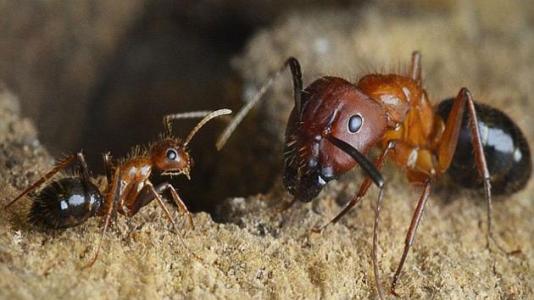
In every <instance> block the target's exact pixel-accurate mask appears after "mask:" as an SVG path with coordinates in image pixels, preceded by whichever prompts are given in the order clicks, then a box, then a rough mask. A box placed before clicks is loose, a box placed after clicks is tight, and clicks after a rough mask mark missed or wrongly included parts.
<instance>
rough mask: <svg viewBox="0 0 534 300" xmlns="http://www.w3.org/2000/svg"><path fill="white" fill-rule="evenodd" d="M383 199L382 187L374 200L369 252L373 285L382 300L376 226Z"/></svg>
mask: <svg viewBox="0 0 534 300" xmlns="http://www.w3.org/2000/svg"><path fill="white" fill-rule="evenodd" d="M383 199H384V186H382V187H381V188H380V190H379V191H378V198H377V199H376V206H375V224H374V227H373V251H372V252H371V257H372V261H373V271H374V273H375V284H376V290H377V292H378V297H379V298H380V299H384V292H383V291H382V284H381V281H380V272H379V270H378V226H379V223H380V204H381V203H382V200H383Z"/></svg>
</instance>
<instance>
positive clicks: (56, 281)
mask: <svg viewBox="0 0 534 300" xmlns="http://www.w3.org/2000/svg"><path fill="white" fill-rule="evenodd" d="M440 3H441V2H440ZM480 3H482V2H480ZM507 3H508V4H507V5H506V6H503V5H501V4H500V2H498V1H496V2H492V1H490V2H487V1H485V2H484V5H482V4H478V3H477V2H475V3H474V4H473V5H472V6H466V5H460V6H457V5H451V4H447V3H445V2H444V4H443V6H442V7H440V8H438V9H436V8H431V9H429V8H427V7H425V8H422V9H421V10H418V8H414V7H411V6H410V7H408V8H406V7H397V6H392V5H390V4H375V5H370V6H368V7H364V8H361V9H354V10H352V9H347V10H344V11H340V10H327V9H322V10H320V11H319V10H306V11H302V12H299V13H290V14H288V15H287V16H286V17H284V18H281V19H280V20H279V21H278V22H277V23H276V24H275V25H273V26H272V27H271V28H268V29H265V30H263V31H261V32H259V33H258V34H257V35H256V36H255V38H254V39H253V40H252V41H251V42H250V44H249V46H248V48H247V50H246V51H245V53H244V54H243V55H241V56H240V57H239V58H237V59H236V60H235V65H236V67H237V68H238V69H239V70H240V71H241V74H242V76H243V78H244V80H245V86H246V87H248V88H249V90H248V91H249V93H250V91H252V92H253V90H254V88H255V87H256V86H258V85H259V84H261V83H262V82H263V81H264V80H265V78H266V77H267V76H268V74H269V73H270V72H272V71H273V70H276V69H277V68H278V67H279V66H280V64H281V63H282V62H283V61H284V59H285V58H286V57H288V56H289V55H293V56H296V57H298V58H299V59H300V61H301V63H302V67H303V72H304V80H305V83H310V82H311V81H312V80H313V79H315V78H317V77H318V76H321V75H325V74H329V75H338V76H343V77H346V78H349V79H352V80H355V79H357V78H358V76H359V75H360V74H365V73H367V72H370V71H376V70H385V71H391V70H401V71H402V69H403V68H402V67H397V66H405V65H406V63H407V61H408V59H409V55H410V53H411V51H412V50H414V49H418V50H420V51H421V52H422V53H423V68H424V78H425V86H426V87H427V88H428V90H429V92H430V96H431V99H433V101H435V102H436V103H437V102H438V101H439V100H438V99H443V98H445V97H449V96H452V95H455V94H456V93H457V91H458V90H459V88H460V87H461V86H468V87H469V88H470V89H471V90H472V91H473V94H474V95H475V97H476V98H477V99H479V100H480V101H483V102H485V103H488V104H491V105H493V106H496V107H499V108H500V109H502V110H504V111H505V112H506V113H508V114H509V115H510V116H511V117H512V118H513V119H514V120H515V121H516V122H517V123H518V125H519V126H520V127H521V128H522V129H523V132H524V134H525V135H526V137H527V139H528V140H529V142H530V143H532V141H533V140H534V129H533V126H532V124H534V121H533V117H532V115H531V114H530V113H529V112H531V111H533V108H534V107H533V106H534V102H533V101H532V99H531V98H532V96H531V95H534V86H532V84H531V83H532V82H533V80H534V71H533V70H534V36H532V34H530V33H531V32H532V28H533V27H534V23H533V22H534V20H533V19H532V12H531V11H529V10H528V9H526V8H525V6H524V3H522V2H521V1H517V2H514V1H512V2H507ZM290 104H291V85H290V80H289V75H287V76H284V77H283V78H280V79H279V80H278V81H277V83H276V84H275V85H274V87H273V91H272V92H271V93H269V94H268V95H267V98H266V99H265V101H263V103H262V105H261V106H260V107H259V108H258V109H257V110H255V112H254V114H253V115H252V116H250V118H249V119H248V120H247V121H246V122H249V123H248V124H249V125H246V124H245V129H244V130H241V131H240V130H238V131H237V132H236V137H235V138H234V139H232V140H230V143H229V144H228V148H227V149H226V150H225V151H228V152H226V153H225V152H224V151H223V153H222V154H221V155H229V154H230V153H232V154H233V155H234V156H235V157H236V158H235V159H231V158H229V159H228V160H227V161H225V162H224V163H225V164H226V163H232V164H233V165H234V168H235V170H232V169H224V168H222V167H221V169H218V170H217V172H216V173H215V175H214V176H217V177H218V178H222V179H221V180H224V182H225V183H227V184H246V182H247V181H248V180H250V181H251V180H254V178H255V177H253V176H248V174H247V173H245V171H243V170H245V168H248V167H249V166H252V164H254V168H255V170H256V169H257V170H261V168H264V169H265V170H267V171H269V173H265V174H267V175H268V176H266V175H265V177H258V178H256V179H255V180H267V181H269V182H272V184H273V187H272V188H271V191H270V192H269V193H266V194H263V195H256V196H249V197H241V198H232V199H228V200H227V201H226V202H225V203H224V204H223V205H221V206H220V207H219V209H218V210H217V211H216V212H215V213H214V218H215V219H216V220H217V222H214V221H213V219H212V218H211V216H210V215H208V214H206V213H198V214H195V216H194V221H195V226H196V228H195V230H190V229H189V228H188V227H187V226H186V225H185V224H184V226H183V230H182V231H181V232H180V233H175V232H173V230H172V229H171V226H170V224H169V223H168V221H167V220H166V219H165V217H164V214H163V213H162V211H161V209H160V208H159V207H157V206H156V205H155V204H151V205H149V206H147V207H145V208H143V210H141V212H140V213H139V214H137V215H136V216H134V217H133V218H131V219H127V218H124V217H120V216H119V217H118V219H117V220H116V222H115V223H114V226H113V227H112V229H111V230H110V231H109V232H108V234H106V236H105V241H104V244H103V248H102V252H101V254H100V257H99V259H98V261H97V262H96V263H95V265H94V266H93V267H92V268H90V269H82V267H83V266H84V265H85V264H86V263H87V261H88V260H89V259H90V258H91V257H92V254H93V252H94V250H95V246H96V242H97V241H98V239H99V237H100V229H101V227H100V222H99V220H98V219H91V220H90V221H88V222H86V223H84V224H83V225H81V226H78V227H75V228H71V229H67V230H61V231H50V230H42V229H39V228H35V227H33V226H31V225H30V224H28V223H27V222H26V215H27V210H28V207H29V205H30V203H31V202H30V200H29V199H28V198H23V199H22V200H21V201H19V202H18V203H17V204H15V205H13V207H12V208H10V209H9V210H3V209H0V298H2V299H34V298H45V297H47V298H48V297H52V298H72V297H74V298H103V299H113V298H132V297H133V298H151V299H152V298H201V297H203V298H207V299H215V298H250V297H256V298H275V299H277V298H281V299H287V298H290V299H293V298H314V299H316V298H349V297H350V298H358V299H367V298H373V297H376V293H375V287H374V280H373V273H372V267H371V261H370V251H371V236H372V224H373V218H374V214H373V209H372V206H371V204H372V203H373V202H374V201H373V200H374V199H375V198H376V191H375V190H374V189H371V191H370V193H369V195H368V197H367V199H365V201H363V203H362V204H361V205H359V207H356V208H355V209H353V211H351V212H350V213H349V214H348V215H347V216H346V217H345V218H343V219H342V221H341V222H339V223H338V224H335V225H332V226H330V227H328V228H327V229H326V230H325V231H324V232H323V233H322V234H312V233H310V228H311V227H313V226H314V225H316V224H319V223H322V222H324V221H326V220H328V219H329V217H330V216H332V215H333V214H334V213H336V212H337V211H338V210H339V209H340V205H342V204H343V203H344V202H345V201H347V200H349V199H350V198H351V196H352V195H353V194H354V193H355V191H356V189H357V187H358V184H359V182H360V181H361V175H360V174H359V172H357V171H355V172H352V173H350V174H348V175H347V176H345V177H344V178H342V179H341V180H340V181H337V182H332V183H330V184H329V185H328V187H327V188H326V189H325V191H324V192H323V193H322V194H321V195H320V197H319V198H318V199H317V200H316V201H314V202H313V203H311V204H296V205H295V207H293V208H291V209H289V210H287V211H285V212H282V213H279V212H278V211H277V208H278V207H279V206H280V205H281V204H282V203H284V202H287V201H289V200H290V199H289V197H288V196H287V194H286V193H285V191H284V189H283V187H282V186H281V184H280V180H279V167H278V166H279V165H280V161H279V158H280V157H281V155H280V154H279V152H278V151H279V150H277V149H279V148H280V146H281V140H280V139H281V136H282V133H283V127H284V123H285V119H286V118H287V113H288V110H289V109H290ZM0 120H1V121H0V167H1V168H0V183H1V186H2V187H3V190H2V196H1V197H0V204H5V203H7V202H8V201H9V200H10V199H12V198H13V197H14V196H15V195H16V194H17V193H18V192H19V191H20V190H21V189H22V188H24V187H25V186H27V185H28V183H30V182H32V181H33V180H35V179H36V178H38V176H39V174H42V173H43V172H44V171H46V170H47V169H48V168H50V166H51V165H52V163H53V160H52V158H51V157H50V156H49V155H48V153H47V151H46V150H45V149H44V148H43V147H42V146H41V145H40V143H39V141H38V139H37V133H36V131H35V129H34V128H33V126H32V125H31V122H29V121H28V120H27V119H23V118H21V117H20V109H19V105H18V102H17V99H16V97H15V96H13V95H12V94H10V93H9V92H8V91H7V90H6V88H5V87H2V89H1V90H0ZM254 121H255V122H256V124H258V126H251V124H254V123H250V122H254ZM239 135H241V137H239ZM261 139H263V140H264V142H259V140H261ZM243 140H245V141H247V143H242V142H240V141H243ZM258 144H259V145H262V146H261V147H267V148H261V147H260V146H254V147H256V148H253V147H252V146H251V145H258ZM269 145H270V146H271V147H272V148H271V149H269V148H268V147H269ZM210 146H211V145H210ZM247 151H249V152H247ZM252 151H258V152H252ZM254 155H256V156H254ZM231 157H233V156H231ZM225 172H226V173H225ZM243 174H247V176H243ZM251 174H255V173H251ZM242 177H247V178H245V180H242ZM385 177H386V179H387V182H388V187H387V189H386V192H385V201H384V205H383V210H382V211H383V213H382V219H381V231H380V251H379V259H380V269H381V273H382V277H383V278H382V279H383V282H384V285H385V286H388V284H387V282H389V280H390V279H391V276H392V275H393V272H394V271H395V268H396V265H397V263H398V260H399V258H400V254H401V251H402V247H403V241H404V235H405V232H406V228H407V227H408V224H409V221H410V218H411V214H412V211H413V208H414V205H415V202H416V200H417V198H418V194H419V193H420V191H419V190H418V189H416V188H413V187H410V186H409V185H408V184H407V182H406V180H405V179H404V177H403V174H402V172H400V171H399V170H398V169H397V168H395V167H394V166H388V167H387V168H386V170H385ZM533 185H534V184H533V183H532V181H531V182H530V184H529V185H528V186H527V187H526V188H525V189H524V190H523V191H521V192H519V193H517V194H514V195H507V196H504V197H501V198H500V199H498V201H495V203H494V219H495V226H496V228H495V229H496V230H495V232H496V235H497V236H498V238H499V241H500V242H501V243H503V244H504V245H505V246H506V247H507V248H508V249H510V250H515V249H520V250H521V253H520V254H517V255H512V256H509V255H505V254H503V253H500V252H493V253H491V252H490V251H488V250H487V249H486V247H485V217H486V215H485V203H484V201H483V196H482V195H480V194H478V193H474V192H470V191H465V190H459V189H456V188H454V187H453V186H450V185H449V184H448V182H446V180H445V181H443V182H441V183H440V184H439V185H438V186H437V188H436V189H435V193H434V194H433V196H432V198H431V200H430V201H429V203H428V207H427V209H426V211H425V216H424V218H423V221H422V224H421V226H420V229H419V231H418V236H417V239H416V243H415V245H414V247H413V250H412V252H411V253H410V255H409V257H408V260H407V262H406V265H405V268H404V272H403V276H402V278H401V281H400V283H399V286H398V289H397V291H398V292H399V293H400V294H401V297H402V298H430V297H433V298H438V299H441V298H446V299H449V298H454V299H460V298H461V299H465V298H468V299H473V298H489V299H502V298H509V299H524V298H529V297H532V295H533V294H534V291H533V287H534V271H533V264H534V250H532V249H534V238H533V236H534V226H533V225H534V224H533V220H534V219H533V218H532V216H533V214H534V202H533V201H532V198H533V197H532V195H533V194H534V186H533ZM178 188H180V187H179V186H178ZM213 197H216V193H214V196H213ZM169 206H170V205H169ZM171 210H172V211H173V212H174V216H175V217H176V218H180V216H179V214H178V212H176V211H175V209H171ZM181 220H183V218H181ZM192 253H194V254H195V255H196V256H198V257H196V256H193V255H192Z"/></svg>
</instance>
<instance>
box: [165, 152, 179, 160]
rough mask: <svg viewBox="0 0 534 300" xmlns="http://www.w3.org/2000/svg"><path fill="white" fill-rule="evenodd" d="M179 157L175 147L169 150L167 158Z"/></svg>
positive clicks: (174, 158)
mask: <svg viewBox="0 0 534 300" xmlns="http://www.w3.org/2000/svg"><path fill="white" fill-rule="evenodd" d="M177 157H178V153H176V150H174V149H169V150H167V159H168V160H176V158H177Z"/></svg>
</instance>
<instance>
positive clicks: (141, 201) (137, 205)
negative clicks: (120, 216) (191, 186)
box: [128, 182, 195, 229]
mask: <svg viewBox="0 0 534 300" xmlns="http://www.w3.org/2000/svg"><path fill="white" fill-rule="evenodd" d="M165 190H168V191H169V192H170V193H171V196H172V199H173V201H174V203H175V204H176V205H177V206H178V209H179V210H180V211H181V212H182V213H184V214H185V215H186V216H187V218H188V221H189V225H190V226H191V228H193V229H194V228H195V226H194V224H193V218H192V216H191V213H190V212H189V210H188V209H187V206H186V205H185V203H184V202H183V200H182V199H181V198H180V196H179V195H178V192H176V190H175V189H174V187H173V186H172V185H171V184H170V183H168V182H163V183H160V184H159V185H158V186H156V187H154V185H152V183H151V182H147V184H146V185H145V187H144V188H143V189H142V190H141V192H140V193H139V194H138V196H137V197H136V199H135V201H134V202H133V203H132V204H131V205H128V212H129V215H134V214H136V213H137V212H138V211H139V209H141V207H143V206H145V205H147V204H148V203H150V202H151V201H152V200H154V199H156V200H157V201H158V203H160V205H162V207H163V209H164V210H165V211H166V213H167V214H168V216H169V218H170V219H171V222H172V223H174V220H172V217H170V213H168V211H167V208H166V207H165V206H164V204H163V200H162V199H161V196H160V194H162V193H163V192H165Z"/></svg>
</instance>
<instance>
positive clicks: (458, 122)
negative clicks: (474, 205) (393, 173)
mask: <svg viewBox="0 0 534 300" xmlns="http://www.w3.org/2000/svg"><path fill="white" fill-rule="evenodd" d="M466 106H467V114H468V116H469V129H470V131H471V143H472V144H473V150H474V153H475V162H476V165H477V170H478V172H479V175H480V176H481V177H482V179H483V182H484V192H485V196H486V202H487V215H488V217H487V227H488V229H487V230H488V231H487V235H486V247H487V248H488V249H490V251H491V248H490V241H493V242H494V243H495V245H496V246H497V248H499V250H501V251H503V252H505V253H506V252H507V251H505V250H504V248H503V247H501V246H500V245H499V243H497V241H496V239H495V237H494V236H493V230H492V229H493V228H492V213H493V206H492V197H491V182H490V179H491V178H490V174H489V170H488V164H487V162H486V155H485V154H484V148H483V145H482V139H481V135H480V130H479V128H478V118H477V113H476V110H475V103H474V101H473V97H472V95H471V93H470V92H469V90H468V89H467V88H462V89H461V90H460V92H459V93H458V96H456V98H455V99H454V102H453V106H452V109H451V112H450V113H449V117H448V118H447V124H446V127H445V131H444V132H443V137H442V140H441V142H440V146H439V150H438V151H439V152H438V162H439V166H438V169H439V172H441V173H444V172H445V171H446V170H447V169H448V168H449V166H450V164H451V162H452V158H453V156H454V152H455V151H456V145H457V144H458V137H459V132H460V129H461V126H462V119H463V118H462V117H463V113H464V109H465V107H466Z"/></svg>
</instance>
